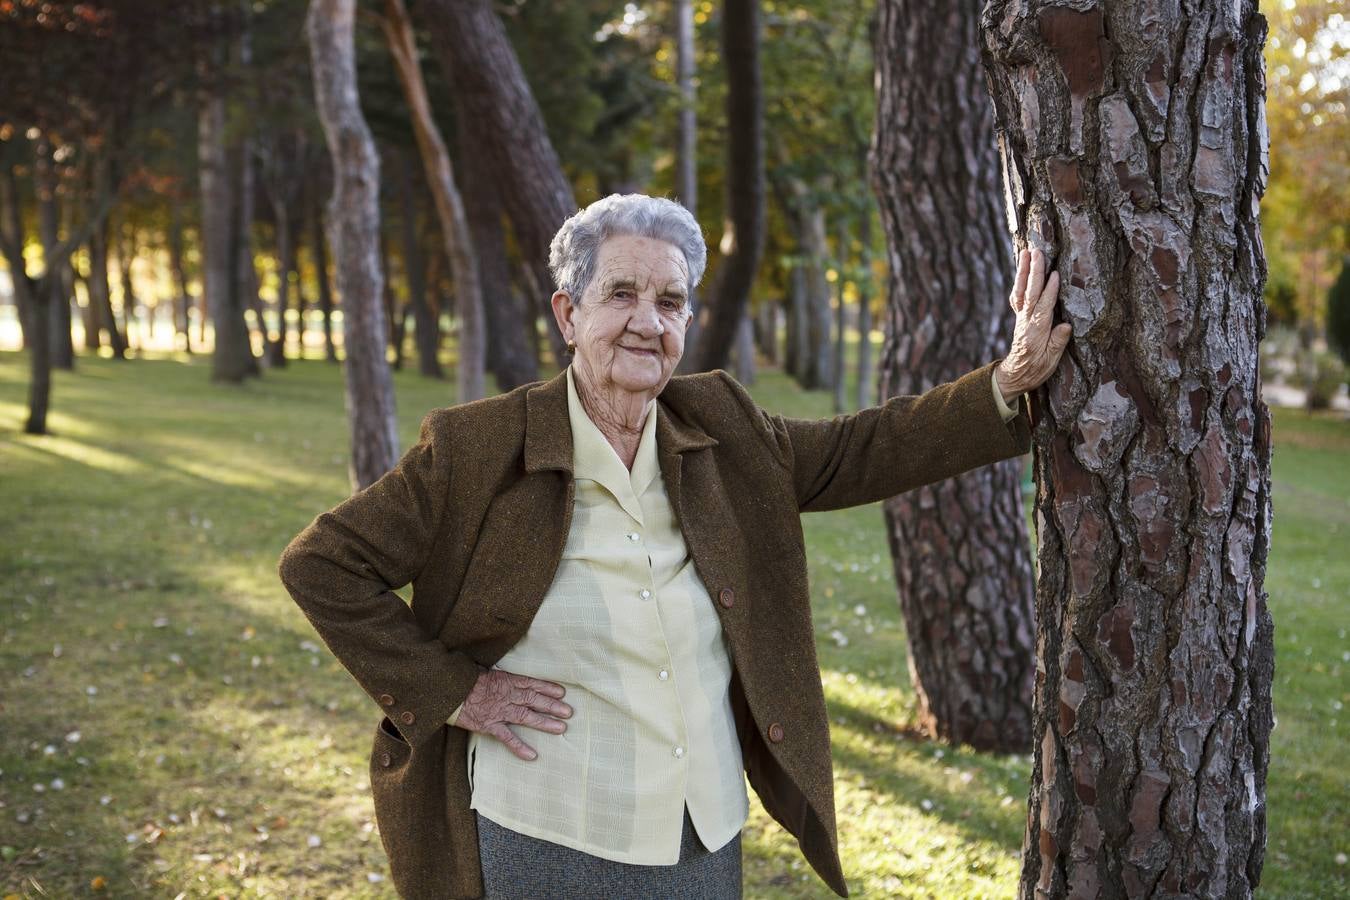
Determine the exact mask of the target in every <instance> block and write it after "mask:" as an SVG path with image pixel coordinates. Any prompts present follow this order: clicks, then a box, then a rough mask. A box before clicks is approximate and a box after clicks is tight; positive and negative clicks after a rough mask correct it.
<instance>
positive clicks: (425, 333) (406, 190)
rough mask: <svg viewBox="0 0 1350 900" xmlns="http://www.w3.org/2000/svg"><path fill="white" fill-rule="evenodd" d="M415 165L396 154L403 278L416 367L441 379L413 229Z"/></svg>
mask: <svg viewBox="0 0 1350 900" xmlns="http://www.w3.org/2000/svg"><path fill="white" fill-rule="evenodd" d="M416 177H417V163H416V161H415V160H414V159H413V158H412V157H411V156H410V155H408V154H406V153H400V154H399V206H400V207H401V211H402V215H401V216H400V217H399V218H400V219H401V224H402V230H403V275H404V277H405V278H406V279H407V284H408V303H409V305H410V306H411V307H412V311H413V323H414V324H413V338H414V340H415V341H416V344H417V368H418V371H419V372H420V373H421V374H422V375H423V376H425V377H427V378H444V377H445V374H444V373H443V372H442V371H441V361H440V360H439V359H438V358H437V356H436V349H437V347H438V346H439V345H440V340H439V337H440V336H439V334H438V331H439V329H438V328H437V327H436V316H435V314H434V313H432V311H431V305H430V304H429V303H428V302H427V284H426V266H425V264H424V262H423V260H422V242H421V233H420V231H419V229H418V227H417V188H416Z"/></svg>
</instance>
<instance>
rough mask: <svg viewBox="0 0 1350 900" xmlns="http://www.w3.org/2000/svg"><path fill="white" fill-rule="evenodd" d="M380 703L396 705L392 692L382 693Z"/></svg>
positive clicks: (382, 704)
mask: <svg viewBox="0 0 1350 900" xmlns="http://www.w3.org/2000/svg"><path fill="white" fill-rule="evenodd" d="M380 705H381V706H393V705H394V698H393V696H392V695H390V694H381V695H380Z"/></svg>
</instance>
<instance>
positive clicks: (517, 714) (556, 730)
mask: <svg viewBox="0 0 1350 900" xmlns="http://www.w3.org/2000/svg"><path fill="white" fill-rule="evenodd" d="M509 716H510V721H512V722H514V723H515V724H517V725H528V726H529V727H531V728H536V729H538V730H539V731H547V732H550V733H552V734H562V733H563V732H564V731H566V730H567V723H566V722H560V721H558V720H557V719H555V718H553V717H552V716H545V715H542V714H540V713H537V712H535V711H534V710H532V709H526V708H524V707H522V706H517V707H513V708H512V709H511V711H510V713H509Z"/></svg>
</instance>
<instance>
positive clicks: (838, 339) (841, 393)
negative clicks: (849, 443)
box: [830, 216, 849, 413]
mask: <svg viewBox="0 0 1350 900" xmlns="http://www.w3.org/2000/svg"><path fill="white" fill-rule="evenodd" d="M836 240H837V242H838V244H839V247H838V250H837V252H836V253H835V256H836V258H837V259H838V269H837V270H836V271H837V273H838V277H837V278H836V279H835V284H836V285H838V287H839V290H838V292H837V297H838V302H839V305H838V306H837V307H835V311H834V313H835V315H834V356H833V357H832V359H831V362H832V363H833V367H832V370H831V372H830V384H832V385H833V386H834V411H835V412H836V413H841V412H843V411H844V410H845V409H846V408H847V405H848V404H847V401H846V400H845V387H844V382H845V378H844V347H845V339H844V337H845V336H844V331H845V329H846V327H847V325H848V303H847V302H846V300H845V299H844V286H845V285H846V284H848V278H846V277H845V273H846V272H847V271H848V257H849V234H848V219H847V218H845V217H844V216H840V217H839V235H838V237H837V238H836Z"/></svg>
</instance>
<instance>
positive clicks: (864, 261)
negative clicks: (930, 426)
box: [858, 209, 877, 409]
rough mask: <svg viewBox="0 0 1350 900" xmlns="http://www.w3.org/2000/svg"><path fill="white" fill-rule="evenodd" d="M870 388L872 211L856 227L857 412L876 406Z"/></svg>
mask: <svg viewBox="0 0 1350 900" xmlns="http://www.w3.org/2000/svg"><path fill="white" fill-rule="evenodd" d="M875 398H876V391H875V387H874V386H873V384H872V210H870V209H867V210H864V211H863V215H862V221H861V222H859V223H858V409H867V407H869V406H873V405H875V404H876V402H877V401H876V399H875Z"/></svg>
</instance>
